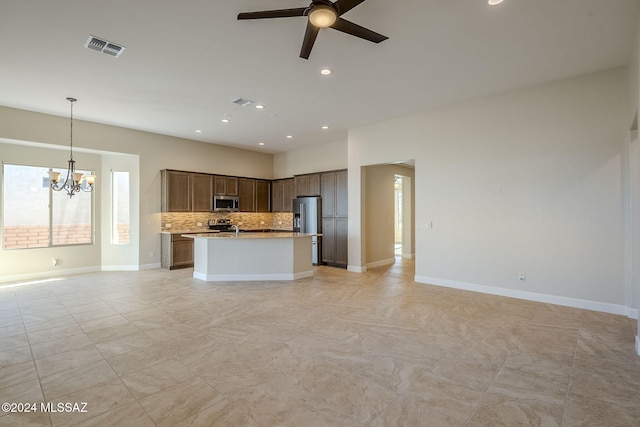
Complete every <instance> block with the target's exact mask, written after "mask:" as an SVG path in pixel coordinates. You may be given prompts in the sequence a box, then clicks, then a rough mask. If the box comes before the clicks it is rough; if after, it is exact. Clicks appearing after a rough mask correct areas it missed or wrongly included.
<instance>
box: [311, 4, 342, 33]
mask: <svg viewBox="0 0 640 427" xmlns="http://www.w3.org/2000/svg"><path fill="white" fill-rule="evenodd" d="M336 19H338V14H337V12H336V11H335V10H334V9H333V8H332V7H331V6H317V7H314V8H313V9H311V11H310V12H309V22H311V25H313V26H314V27H318V28H327V27H330V26H332V25H333V24H335V22H336Z"/></svg>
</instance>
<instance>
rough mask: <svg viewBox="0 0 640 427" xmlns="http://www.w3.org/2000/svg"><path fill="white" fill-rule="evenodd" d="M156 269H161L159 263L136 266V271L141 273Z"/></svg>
mask: <svg viewBox="0 0 640 427" xmlns="http://www.w3.org/2000/svg"><path fill="white" fill-rule="evenodd" d="M156 268H162V265H161V264H160V263H157V264H140V265H139V266H138V270H140V271H142V270H155V269H156Z"/></svg>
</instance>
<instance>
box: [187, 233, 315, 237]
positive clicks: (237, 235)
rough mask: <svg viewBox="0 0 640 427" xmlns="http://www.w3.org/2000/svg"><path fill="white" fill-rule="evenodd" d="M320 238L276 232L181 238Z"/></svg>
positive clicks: (188, 235) (209, 234) (210, 234)
mask: <svg viewBox="0 0 640 427" xmlns="http://www.w3.org/2000/svg"><path fill="white" fill-rule="evenodd" d="M312 236H321V234H307V233H294V232H277V233H270V232H266V233H260V232H254V233H242V232H240V233H238V234H236V233H235V232H225V233H196V234H184V235H183V237H189V238H192V239H195V238H197V237H198V238H205V239H285V238H287V239H291V238H298V237H312Z"/></svg>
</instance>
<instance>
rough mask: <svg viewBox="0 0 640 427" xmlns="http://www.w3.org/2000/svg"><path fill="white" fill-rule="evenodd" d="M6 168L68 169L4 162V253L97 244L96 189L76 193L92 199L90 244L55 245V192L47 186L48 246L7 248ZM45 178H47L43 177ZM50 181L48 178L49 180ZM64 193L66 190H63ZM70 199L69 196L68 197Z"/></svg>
mask: <svg viewBox="0 0 640 427" xmlns="http://www.w3.org/2000/svg"><path fill="white" fill-rule="evenodd" d="M6 166H11V167H24V168H38V169H46V170H47V171H53V170H61V171H65V170H66V168H58V167H55V166H41V165H36V164H24V163H17V162H4V161H3V162H2V186H1V188H0V195H1V198H2V206H3V207H2V209H3V211H2V224H0V226H1V227H0V232H1V233H0V234H1V237H2V246H1V248H2V250H3V251H16V250H36V249H51V248H61V247H72V246H93V245H95V243H96V202H95V200H96V199H95V195H94V191H95V187H94V191H91V192H86V191H80V193H76V194H75V196H76V197H78V196H81V195H83V193H87V194H86V196H89V197H91V200H90V201H89V207H90V212H89V217H90V221H91V223H90V236H91V237H90V241H89V242H81V243H60V244H54V239H53V233H54V225H55V224H54V191H55V190H53V189H52V188H51V186H47V191H48V198H47V211H48V214H47V221H48V224H46V225H47V226H48V243H47V245H46V246H44V245H43V246H34V247H17V248H11V247H6V241H5V227H6V218H5V212H4V209H5V207H6V203H5V197H6V194H5V186H6V179H7V177H6V172H5V167H6ZM77 171H78V172H82V173H85V172H88V173H91V174H95V171H94V170H90V169H78V170H77ZM43 178H45V177H43ZM47 179H48V178H47ZM63 191H64V190H63ZM63 191H60V193H61V195H65V196H66V194H65V193H63ZM67 197H68V196H67Z"/></svg>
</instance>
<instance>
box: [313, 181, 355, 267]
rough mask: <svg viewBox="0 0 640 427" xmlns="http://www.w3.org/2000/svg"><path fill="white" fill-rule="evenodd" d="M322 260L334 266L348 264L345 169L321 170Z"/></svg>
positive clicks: (345, 265)
mask: <svg viewBox="0 0 640 427" xmlns="http://www.w3.org/2000/svg"><path fill="white" fill-rule="evenodd" d="M320 181H321V196H322V235H323V238H322V262H324V263H325V264H327V265H332V266H335V267H347V265H348V259H347V258H348V257H347V255H348V232H349V230H348V228H349V227H348V226H349V219H348V197H347V195H348V186H347V184H348V182H347V171H346V170H339V171H332V172H323V173H322V174H321V177H320Z"/></svg>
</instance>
